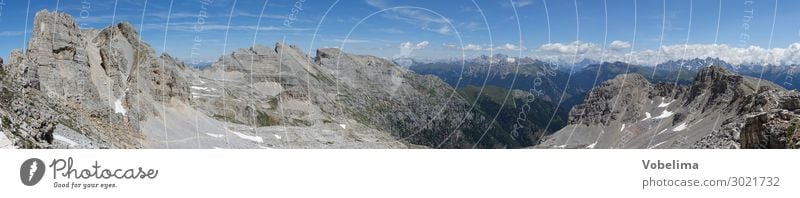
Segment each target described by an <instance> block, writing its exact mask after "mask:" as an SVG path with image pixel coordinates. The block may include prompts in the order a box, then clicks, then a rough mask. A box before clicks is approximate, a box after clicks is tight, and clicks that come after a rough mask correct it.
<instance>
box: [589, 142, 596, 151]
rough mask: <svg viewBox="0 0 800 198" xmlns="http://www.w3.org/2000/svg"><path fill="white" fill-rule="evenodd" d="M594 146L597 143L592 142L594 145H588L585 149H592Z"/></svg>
mask: <svg viewBox="0 0 800 198" xmlns="http://www.w3.org/2000/svg"><path fill="white" fill-rule="evenodd" d="M594 146H597V142H594V143H592V144H590V145H589V146H586V148H587V149H593V148H594Z"/></svg>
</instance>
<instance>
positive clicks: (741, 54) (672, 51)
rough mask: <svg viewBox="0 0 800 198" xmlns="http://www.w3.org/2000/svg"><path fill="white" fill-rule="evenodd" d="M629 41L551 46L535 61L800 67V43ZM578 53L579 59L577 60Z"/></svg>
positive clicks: (536, 52)
mask: <svg viewBox="0 0 800 198" xmlns="http://www.w3.org/2000/svg"><path fill="white" fill-rule="evenodd" d="M630 47H631V45H630V43H628V42H625V41H612V42H611V43H610V44H608V45H607V48H606V50H603V45H601V44H597V43H588V42H580V41H575V42H570V43H547V44H543V45H541V46H539V47H538V48H536V49H533V55H532V57H533V58H537V59H542V60H546V61H554V62H562V63H570V62H572V61H576V60H577V61H580V60H582V59H584V58H588V59H595V60H605V61H608V62H613V61H622V62H629V63H634V64H642V65H656V64H659V63H662V62H666V61H669V60H680V59H694V58H706V57H716V58H719V59H722V60H723V61H725V62H728V63H730V64H734V65H742V64H758V65H767V64H769V65H795V64H800V43H792V44H790V45H789V46H787V47H784V48H771V49H765V48H762V47H758V46H750V47H745V48H743V47H734V46H730V45H726V44H688V45H682V44H680V45H665V46H662V47H660V48H658V49H647V50H641V51H630V49H629V48H630ZM576 54H577V57H576Z"/></svg>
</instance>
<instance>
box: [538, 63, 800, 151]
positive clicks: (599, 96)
mask: <svg viewBox="0 0 800 198" xmlns="http://www.w3.org/2000/svg"><path fill="white" fill-rule="evenodd" d="M798 94H800V93H797V92H794V91H786V90H784V89H783V88H781V87H779V86H777V85H775V84H772V83H770V82H767V81H762V80H760V79H756V78H750V77H743V76H739V75H736V74H733V73H731V72H728V71H726V70H725V69H723V68H722V67H718V66H712V67H706V68H703V69H702V70H701V71H700V72H699V73H698V74H697V76H696V77H695V80H694V82H693V83H692V84H691V85H689V86H676V85H670V84H656V85H653V84H650V83H649V82H647V81H646V80H644V78H642V77H641V76H638V75H636V74H634V75H633V76H631V75H630V74H628V75H620V76H618V77H616V78H614V79H612V80H609V81H606V82H604V83H603V84H601V85H600V86H598V87H596V88H594V89H593V90H592V92H591V94H589V95H588V96H587V98H586V100H585V101H584V104H581V105H578V106H576V107H575V108H573V109H572V111H571V112H570V125H569V126H567V127H565V128H564V129H562V130H560V131H559V132H557V133H556V134H554V135H552V136H551V137H550V138H549V140H547V141H546V142H545V143H543V144H542V145H540V146H539V147H545V148H547V147H561V148H566V147H570V148H791V147H795V145H796V144H797V142H798V136H797V134H796V133H794V131H795V128H796V127H795V124H794V123H795V122H798V121H800V117H798V116H797V115H795V112H794V111H795V109H797V105H796V104H797V103H798V102H800V101H798V100H797V99H798V96H797V95H798Z"/></svg>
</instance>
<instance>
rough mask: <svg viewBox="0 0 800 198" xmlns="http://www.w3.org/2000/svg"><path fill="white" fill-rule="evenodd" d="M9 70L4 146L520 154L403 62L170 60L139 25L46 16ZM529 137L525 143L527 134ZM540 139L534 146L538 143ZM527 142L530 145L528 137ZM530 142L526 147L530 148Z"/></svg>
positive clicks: (259, 51) (285, 49)
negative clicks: (84, 25)
mask: <svg viewBox="0 0 800 198" xmlns="http://www.w3.org/2000/svg"><path fill="white" fill-rule="evenodd" d="M33 23H34V26H33V28H34V29H33V32H32V37H31V39H30V40H29V42H28V46H27V48H26V50H25V51H22V50H15V51H13V52H12V53H11V55H10V56H9V57H8V60H7V61H6V63H3V64H1V65H2V67H1V68H2V69H0V75H2V81H1V82H0V88H1V89H2V92H0V93H1V94H0V99H1V100H0V103H2V107H0V116H2V120H0V121H1V122H2V127H0V129H1V130H2V133H0V134H2V136H0V147H3V148H515V147H526V146H532V142H534V141H531V139H527V138H513V137H512V136H511V135H510V134H509V133H508V132H505V131H499V132H498V131H493V130H492V129H493V128H494V127H492V126H493V125H492V122H490V121H491V120H490V118H487V114H484V113H482V112H481V111H479V110H478V109H477V108H475V107H474V104H470V102H468V101H467V100H466V99H465V98H463V97H462V96H461V95H459V94H458V93H457V92H456V89H454V88H453V87H451V86H449V85H448V84H447V83H445V82H444V81H442V80H440V79H439V78H437V77H435V76H431V75H420V74H417V73H415V72H413V71H410V70H408V69H407V68H404V67H400V66H398V65H396V64H395V63H393V62H392V61H390V60H386V59H383V58H378V57H374V56H365V55H354V54H348V53H345V52H343V51H341V50H339V49H332V48H329V49H318V50H316V55H314V56H310V55H308V54H306V53H305V52H303V51H302V50H301V49H299V48H297V47H296V46H293V45H289V44H285V43H276V44H275V45H274V47H266V46H262V45H254V46H252V47H249V48H244V49H238V50H234V51H232V52H230V53H229V54H225V55H223V56H221V57H220V58H219V59H218V60H217V61H215V62H213V63H211V64H210V66H208V67H205V68H202V69H199V68H193V67H191V66H187V65H186V64H184V63H183V62H182V61H181V60H179V59H176V58H174V57H172V56H170V55H169V54H166V53H164V54H161V55H157V54H156V53H155V50H153V48H152V47H151V46H150V45H148V44H147V43H145V42H143V41H142V39H141V37H140V36H139V34H138V32H137V31H136V29H135V28H134V27H132V26H131V25H130V24H128V23H124V22H123V23H119V24H116V25H112V26H109V27H106V28H103V29H81V28H79V26H78V25H77V24H76V22H75V20H74V19H73V18H72V17H71V16H70V15H67V14H65V13H59V12H50V11H47V10H42V11H39V12H38V13H36V16H35V19H34V22H33ZM523 135H525V134H523ZM528 136H533V135H530V134H528ZM525 137H527V136H525ZM523 139H524V140H523Z"/></svg>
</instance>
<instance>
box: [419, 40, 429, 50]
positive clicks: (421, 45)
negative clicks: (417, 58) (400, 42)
mask: <svg viewBox="0 0 800 198" xmlns="http://www.w3.org/2000/svg"><path fill="white" fill-rule="evenodd" d="M416 46H417V49H425V48H428V46H430V43H429V42H428V41H422V42H419V43H417V45H416Z"/></svg>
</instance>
